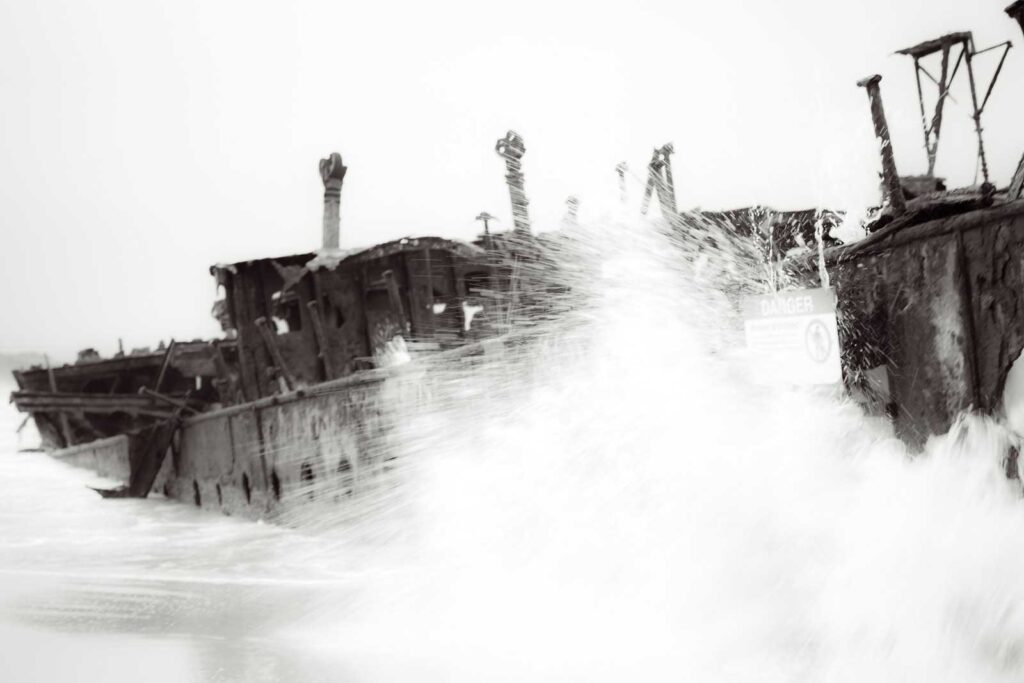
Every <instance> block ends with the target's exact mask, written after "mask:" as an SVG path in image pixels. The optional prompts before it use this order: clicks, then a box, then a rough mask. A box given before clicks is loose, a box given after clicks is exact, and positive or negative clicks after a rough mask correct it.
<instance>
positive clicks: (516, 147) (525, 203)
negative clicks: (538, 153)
mask: <svg viewBox="0 0 1024 683" xmlns="http://www.w3.org/2000/svg"><path fill="white" fill-rule="evenodd" d="M494 151H495V152H497V153H498V156H500V157H501V158H502V159H504V160H505V171H506V173H505V183H506V184H507V185H508V194H509V197H510V199H511V200H512V222H513V224H514V230H515V231H516V232H518V233H523V234H529V232H530V212H529V206H530V202H529V200H527V198H526V190H525V189H524V186H523V182H524V179H523V164H522V159H523V155H524V154H526V145H525V144H524V143H523V138H522V136H520V135H519V133H517V132H515V131H514V130H510V131H509V132H507V133H506V134H505V137H503V138H499V139H498V142H496V143H495V145H494Z"/></svg>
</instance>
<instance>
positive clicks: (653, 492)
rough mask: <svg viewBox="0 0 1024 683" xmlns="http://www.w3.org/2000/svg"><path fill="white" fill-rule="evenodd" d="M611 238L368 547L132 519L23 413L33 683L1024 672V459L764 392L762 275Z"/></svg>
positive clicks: (179, 510)
mask: <svg viewBox="0 0 1024 683" xmlns="http://www.w3.org/2000/svg"><path fill="white" fill-rule="evenodd" d="M587 229H588V230H592V231H596V236H597V237H598V239H596V240H594V241H593V242H591V243H590V246H589V247H588V248H587V249H588V250H587V251H586V253H581V252H579V251H574V252H571V253H568V252H567V254H566V255H565V260H566V261H567V262H569V263H573V264H575V263H579V264H582V265H581V266H580V267H579V268H575V267H573V268H567V269H566V270H567V272H570V273H575V275H570V276H571V277H576V278H578V279H577V280H576V281H575V283H574V284H575V290H574V291H575V292H576V294H575V296H576V299H575V300H574V301H573V302H572V305H571V306H568V307H567V308H569V309H570V313H569V314H568V315H567V316H566V319H567V320H569V321H570V322H569V323H565V322H563V323H557V324H556V323H551V324H545V325H542V326H541V329H540V341H538V342H536V343H535V344H534V346H532V347H531V350H530V354H529V359H528V362H527V361H523V360H522V359H519V360H517V361H515V362H516V363H519V365H513V366H511V367H503V368H500V370H502V372H494V373H485V374H484V376H485V377H487V378H488V381H492V382H496V383H495V384H492V385H487V384H486V383H485V382H482V383H478V384H477V385H467V396H470V397H471V398H467V399H466V400H461V401H453V402H451V403H448V404H445V405H424V406H420V407H419V410H418V411H415V412H414V413H411V414H410V415H409V416H408V419H407V420H406V421H405V422H404V424H403V428H402V430H401V432H400V433H399V435H398V437H397V440H396V449H397V452H398V454H399V455H400V459H399V463H400V477H398V479H397V480H396V481H397V482H398V483H396V488H395V490H394V491H393V492H392V494H391V497H390V498H389V500H390V501H391V502H392V504H391V505H390V506H389V508H388V509H387V510H385V511H383V512H382V513H381V514H380V516H379V518H378V519H375V520H371V521H369V522H366V521H365V520H364V521H363V522H362V523H361V524H360V525H359V526H358V528H354V527H352V526H351V525H346V524H340V523H339V524H337V525H332V524H330V521H331V520H330V509H329V508H324V509H320V510H318V511H317V512H316V516H317V519H315V520H313V519H309V520H307V521H308V522H309V523H308V524H304V523H303V520H302V519H301V517H297V518H294V519H290V520H289V521H290V524H291V526H289V527H278V526H273V525H269V524H261V523H253V522H248V521H242V520H237V519H232V518H228V517H222V516H218V515H215V514H211V513H206V512H200V511H197V510H195V509H194V508H192V507H190V506H186V505H180V504H177V503H174V502H171V501H166V500H162V499H159V498H156V499H150V500H146V501H127V500H125V501H110V500H103V499H101V498H99V496H97V495H96V494H95V493H93V492H92V491H90V490H89V489H88V488H87V485H89V484H95V483H97V482H96V480H95V479H94V478H93V477H92V476H91V475H90V474H89V473H87V472H83V471H80V470H74V469H70V468H67V467H66V466H64V465H62V464H60V463H58V462H56V461H53V460H51V459H49V458H48V457H46V456H44V455H40V454H32V453H21V454H19V453H15V452H13V450H14V442H13V441H12V440H11V439H10V438H8V437H7V436H6V435H9V434H10V433H11V432H13V429H14V427H15V426H16V424H17V418H16V416H13V415H11V414H10V413H9V409H8V408H7V407H6V406H5V407H4V410H6V411H8V412H5V413H4V414H3V420H4V422H3V424H2V425H0V427H2V429H0V432H2V433H3V434H4V435H5V436H4V438H5V439H7V440H6V441H3V442H0V443H2V449H3V450H2V452H0V653H2V659H3V669H4V671H5V672H6V673H5V676H4V680H12V681H51V680H81V681H92V680H97V681H98V680H103V681H138V680H156V681H164V680H166V681H396V680H403V681H404V680H408V681H605V680H607V681H621V680H645V681H648V680H649V681H758V682H764V681H808V682H811V681H814V682H817V681H837V682H838V681H844V682H845V681H851V682H852V681H858V682H863V681H867V680H870V681H929V682H930V683H932V682H942V681H965V680H970V681H1019V680H1022V678H1024V581H1022V580H1021V577H1022V576H1024V545H1022V541H1024V502H1022V500H1021V491H1020V487H1019V484H1018V483H1016V482H1011V481H1009V480H1007V479H1006V477H1005V476H1004V474H1003V459H1004V458H1005V455H1006V452H1007V449H1008V447H1009V446H1010V445H1011V444H1013V443H1015V442H1016V438H1017V437H1016V436H1015V435H1014V434H1013V433H1012V432H1011V431H1010V430H1009V429H1008V428H1007V427H1006V426H1004V425H1002V424H1000V423H999V421H997V420H992V419H987V418H979V417H974V416H964V418H963V419H962V420H961V421H960V422H958V424H957V425H956V426H955V427H954V429H953V430H952V431H951V433H950V434H949V435H944V436H942V437H938V438H935V439H933V440H932V442H930V443H929V445H928V447H927V449H926V452H925V453H923V454H912V453H909V452H907V450H906V449H905V447H904V446H903V445H902V444H901V443H899V442H898V441H896V440H895V439H893V438H892V436H891V434H890V433H889V431H888V430H887V429H886V428H885V426H884V425H883V424H879V423H878V422H873V421H871V420H868V419H866V418H864V417H863V415H862V414H861V411H860V409H859V408H858V407H857V406H855V405H852V404H850V403H849V402H847V401H845V400H844V399H843V398H842V397H841V396H839V395H838V394H837V393H836V392H834V391H828V390H820V389H818V390H806V389H798V388H792V387H775V388H769V387H762V386H758V385H755V384H753V383H751V382H750V381H749V375H750V368H749V366H748V365H747V363H748V361H747V360H746V359H745V358H744V355H743V353H742V350H741V340H740V339H739V338H738V336H737V334H736V324H735V323H736V321H735V318H734V314H733V312H732V309H731V305H730V300H729V298H728V297H727V296H725V295H723V294H722V293H721V291H720V290H721V289H723V288H722V287H721V284H722V282H723V278H724V277H726V271H728V273H729V277H730V278H731V282H733V283H735V280H736V278H737V277H739V278H742V277H745V276H744V275H743V273H742V268H739V269H737V268H735V267H733V266H735V264H734V263H727V264H726V265H727V266H729V267H728V268H724V269H723V268H719V267H716V266H713V265H711V266H709V265H708V263H707V262H704V261H700V260H699V259H691V260H690V262H692V263H697V264H698V266H695V267H690V266H685V265H681V260H680V258H679V255H678V253H676V252H675V251H674V249H673V247H672V245H670V244H668V243H666V241H665V239H664V238H662V237H659V236H658V235H657V234H656V232H655V231H653V230H652V229H650V226H647V225H630V224H622V223H615V222H610V223H609V225H608V226H605V227H600V226H589V227H588V228H587ZM563 265H564V264H563ZM581 273H584V274H585V276H584V275H581ZM567 277H569V276H567ZM493 362H494V363H496V364H500V363H510V362H512V361H508V360H502V359H501V358H497V359H496V360H494V361H493ZM494 378H501V379H500V380H495V379H494ZM430 381H437V382H444V381H447V380H446V378H445V376H444V374H443V373H435V375H434V378H433V379H432V380H430ZM470 389H472V391H470Z"/></svg>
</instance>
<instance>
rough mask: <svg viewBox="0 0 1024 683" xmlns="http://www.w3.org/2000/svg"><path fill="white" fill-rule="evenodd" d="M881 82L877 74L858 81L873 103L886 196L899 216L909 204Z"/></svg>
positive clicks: (872, 109)
mask: <svg viewBox="0 0 1024 683" xmlns="http://www.w3.org/2000/svg"><path fill="white" fill-rule="evenodd" d="M881 81H882V77H881V76H879V75H878V74H875V75H874V76H869V77H868V78H865V79H863V80H860V81H858V82H857V86H858V87H861V88H864V89H866V90H867V92H868V100H870V102H871V121H872V123H873V124H874V126H875V137H877V138H878V141H879V143H880V146H881V155H882V181H883V183H884V185H885V194H886V198H887V199H888V200H889V205H890V206H891V207H892V210H893V213H894V214H895V215H897V216H899V215H900V214H902V213H904V212H906V210H907V204H906V200H905V199H904V197H903V188H902V187H901V186H900V176H899V173H897V172H896V159H895V157H894V156H893V153H892V141H891V140H890V139H889V126H888V124H887V123H886V121H885V109H884V108H883V107H882V93H881V91H880V90H879V87H878V84H879V83H881Z"/></svg>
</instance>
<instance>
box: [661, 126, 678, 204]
mask: <svg viewBox="0 0 1024 683" xmlns="http://www.w3.org/2000/svg"><path fill="white" fill-rule="evenodd" d="M674 152H675V148H674V147H673V146H672V143H671V142H670V143H668V144H666V145H662V147H661V149H660V150H658V153H659V155H660V156H661V162H662V167H663V168H664V169H665V180H664V183H663V186H662V191H663V192H664V196H662V195H661V194H659V196H658V198H659V199H660V200H661V210H662V213H665V214H667V215H666V216H665V217H666V218H668V216H669V215H672V216H674V215H675V214H676V184H675V181H674V180H672V159H671V158H670V156H671V155H672V154H673V153H674Z"/></svg>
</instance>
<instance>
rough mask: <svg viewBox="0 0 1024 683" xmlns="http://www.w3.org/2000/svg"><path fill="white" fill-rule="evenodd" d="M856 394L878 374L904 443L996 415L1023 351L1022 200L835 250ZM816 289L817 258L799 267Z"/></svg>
mask: <svg viewBox="0 0 1024 683" xmlns="http://www.w3.org/2000/svg"><path fill="white" fill-rule="evenodd" d="M825 259H826V262H827V264H828V272H829V275H830V277H831V281H832V285H833V286H834V287H835V288H836V291H837V294H838V298H839V314H840V337H841V342H842V346H843V361H844V375H845V378H846V382H847V385H848V386H849V387H851V388H853V389H856V388H857V387H858V385H862V384H866V383H867V377H868V374H869V373H870V372H874V373H875V375H874V376H875V377H876V378H877V377H878V376H879V373H882V376H884V378H885V380H886V383H887V384H888V391H887V392H886V393H887V394H888V395H887V396H886V397H885V398H884V400H885V402H886V403H887V405H888V408H889V412H890V413H891V417H892V419H893V422H894V425H895V427H896V432H897V434H898V435H899V436H900V437H901V438H902V439H903V440H904V441H907V442H908V443H910V444H911V445H915V446H920V445H922V444H923V443H924V442H925V441H926V440H927V438H928V437H929V436H930V435H932V434H942V433H945V432H946V431H947V430H948V429H949V427H950V425H951V423H952V421H953V419H954V418H955V417H956V416H957V415H958V414H960V413H961V412H963V411H965V410H977V411H980V412H983V413H986V414H995V413H998V412H999V411H1000V410H1001V409H1002V405H1001V399H1002V392H1003V387H1004V385H1005V383H1006V377H1007V373H1008V372H1009V369H1010V367H1011V365H1012V363H1013V361H1014V360H1016V358H1017V357H1018V356H1019V355H1020V353H1021V349H1022V348H1024V200H1017V201H1012V202H1008V203H1005V204H1002V205H999V206H995V207H993V208H989V209H983V210H977V211H971V212H969V213H964V214H961V215H958V216H953V217H948V218H943V219H939V220H934V221H930V222H927V223H922V224H920V225H915V226H911V227H906V228H902V229H895V230H890V229H885V230H882V231H880V232H878V233H875V234H874V235H872V236H870V237H868V238H867V239H865V240H863V241H861V242H857V243H854V244H852V245H848V246H844V247H838V248H834V249H829V250H826V252H825ZM791 265H792V266H794V270H795V271H797V273H798V275H799V277H800V279H802V280H803V281H804V282H805V283H807V284H816V280H817V277H818V271H817V269H816V267H815V265H814V263H813V262H812V259H804V260H803V261H801V262H797V263H795V264H791Z"/></svg>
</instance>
